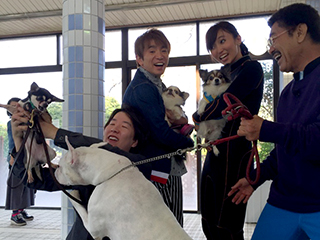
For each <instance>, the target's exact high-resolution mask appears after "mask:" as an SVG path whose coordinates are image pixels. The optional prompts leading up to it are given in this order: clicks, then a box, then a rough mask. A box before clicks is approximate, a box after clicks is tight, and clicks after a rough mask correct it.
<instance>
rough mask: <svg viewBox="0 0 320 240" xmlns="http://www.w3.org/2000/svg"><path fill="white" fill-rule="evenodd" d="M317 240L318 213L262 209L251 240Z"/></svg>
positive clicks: (273, 208)
mask: <svg viewBox="0 0 320 240" xmlns="http://www.w3.org/2000/svg"><path fill="white" fill-rule="evenodd" d="M270 239H272V240H284V239H285V240H309V239H312V240H319V239H320V212H315V213H295V212H290V211H287V210H283V209H280V208H276V207H274V206H272V205H270V204H268V203H267V204H266V206H265V207H264V209H263V211H262V213H261V215H260V217H259V220H258V223H257V226H256V228H255V230H254V233H253V236H252V239H251V240H270Z"/></svg>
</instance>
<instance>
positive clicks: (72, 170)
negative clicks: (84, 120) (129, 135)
mask: <svg viewBox="0 0 320 240" xmlns="http://www.w3.org/2000/svg"><path fill="white" fill-rule="evenodd" d="M66 143H67V145H68V149H69V151H68V152H67V153H66V154H65V155H64V157H63V158H62V159H61V160H60V162H59V168H57V170H56V171H55V176H56V178H57V180H58V182H59V183H61V184H64V185H89V184H91V185H94V186H96V187H95V189H94V191H93V192H92V195H91V196H90V199H89V201H88V206H87V209H86V208H85V207H84V206H82V205H80V204H79V203H77V202H75V201H73V200H71V202H72V204H73V206H74V207H75V209H76V210H77V212H78V213H79V215H80V217H81V219H82V221H83V224H84V226H85V228H86V229H87V230H88V232H89V233H90V234H91V235H92V237H93V238H94V239H100V240H101V239H102V238H103V237H105V236H108V237H109V238H110V239H112V240H129V239H130V240H150V239H157V240H171V239H172V240H173V239H179V240H192V239H191V238H190V237H189V236H188V234H187V233H186V232H185V231H184V230H183V228H182V227H181V226H180V224H179V223H178V221H177V220H176V218H175V217H174V215H173V214H172V212H171V211H170V210H169V208H168V207H167V206H166V205H165V203H164V201H163V199H162V197H161V195H160V193H159V191H158V190H157V189H156V187H155V186H154V185H153V184H152V183H151V182H150V181H149V180H147V179H146V178H145V177H144V176H143V174H142V173H141V172H140V171H139V170H138V168H137V167H134V166H133V165H132V163H131V161H130V160H129V159H128V158H126V157H124V156H121V155H118V154H115V153H112V152H110V151H107V150H104V149H102V148H99V147H100V146H102V145H105V144H106V143H105V142H104V143H98V144H93V145H91V146H90V147H79V148H76V149H74V148H73V147H72V146H71V145H70V143H69V142H68V139H67V137H66ZM128 166H129V167H128ZM71 194H72V195H73V196H75V197H79V192H78V191H76V190H75V191H73V192H72V193H71Z"/></svg>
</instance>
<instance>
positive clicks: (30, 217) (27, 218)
mask: <svg viewBox="0 0 320 240" xmlns="http://www.w3.org/2000/svg"><path fill="white" fill-rule="evenodd" d="M20 213H21V215H22V217H23V218H24V220H26V221H32V220H33V216H30V215H28V213H27V211H26V210H23V211H21V212H20Z"/></svg>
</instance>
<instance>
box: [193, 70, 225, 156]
mask: <svg viewBox="0 0 320 240" xmlns="http://www.w3.org/2000/svg"><path fill="white" fill-rule="evenodd" d="M199 74H200V77H201V79H202V81H203V85H202V86H203V98H202V99H201V100H200V102H199V107H198V111H197V112H198V114H199V115H201V114H202V113H203V112H204V110H205V107H206V105H207V104H208V103H210V102H212V101H214V99H215V98H216V97H218V96H220V95H221V94H222V93H224V92H225V91H226V90H227V89H228V87H229V86H230V84H231V82H230V80H229V79H228V78H227V77H226V76H225V75H224V74H223V73H222V72H221V71H219V70H212V71H210V72H208V70H202V69H200V70H199ZM226 123H227V119H226V118H223V117H222V118H221V119H216V120H207V121H202V122H201V123H200V124H199V129H198V136H199V137H201V138H205V139H206V141H215V140H217V139H218V138H220V137H221V132H222V130H223V128H224V126H225V125H226ZM213 152H214V153H215V155H218V154H219V151H218V149H217V148H216V147H215V146H214V147H213Z"/></svg>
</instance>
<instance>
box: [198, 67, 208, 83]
mask: <svg viewBox="0 0 320 240" xmlns="http://www.w3.org/2000/svg"><path fill="white" fill-rule="evenodd" d="M199 75H200V78H201V79H202V81H203V82H206V80H207V76H208V70H207V69H205V70H203V69H199Z"/></svg>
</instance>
